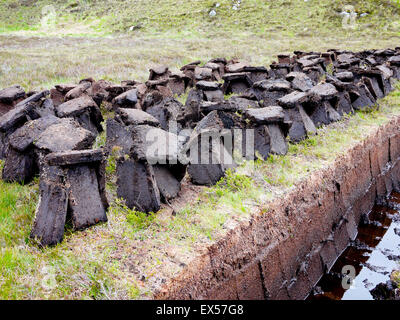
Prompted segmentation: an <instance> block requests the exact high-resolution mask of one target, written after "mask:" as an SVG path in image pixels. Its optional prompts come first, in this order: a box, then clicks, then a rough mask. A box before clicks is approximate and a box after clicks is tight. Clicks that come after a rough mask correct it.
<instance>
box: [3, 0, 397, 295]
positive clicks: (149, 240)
mask: <svg viewBox="0 0 400 320" xmlns="http://www.w3.org/2000/svg"><path fill="white" fill-rule="evenodd" d="M310 2H315V1H310ZM330 2H331V1H329V3H330ZM184 3H186V2H184ZM274 3H277V2H274ZM371 3H373V1H372V2H371ZM185 5H186V4H185ZM335 5H336V4H335ZM324 6H328V2H324ZM324 8H325V7H324ZM11 9H12V8H11ZM11 9H10V10H11ZM300 9H301V10H302V11H294V12H295V13H301V12H303V13H304V16H306V15H305V13H306V12H307V11H306V9H307V8H300ZM300 9H299V10H300ZM325 9H326V8H325ZM274 10H275V11H274V13H275V16H273V17H269V18H268V19H267V20H266V21H264V25H265V24H266V23H267V22H269V21H271V28H270V29H271V30H269V28H266V27H264V28H263V29H261V28H258V26H252V25H250V26H247V27H246V25H245V22H246V20H247V21H248V16H243V17H241V18H238V24H235V23H234V21H233V18H232V17H230V19H229V20H228V22H227V23H228V26H229V28H228V29H226V28H225V29H224V30H222V31H221V32H219V31H218V28H217V27H216V26H214V25H211V27H213V26H214V27H215V28H211V27H210V26H209V25H207V26H205V27H204V26H203V27H202V30H197V31H196V32H194V31H193V30H189V31H187V32H186V31H185V32H178V31H177V30H172V29H171V28H170V27H169V26H168V25H165V26H162V28H161V27H160V28H159V29H158V30H157V33H153V32H152V31H154V30H151V29H149V30H146V28H145V30H144V31H140V32H138V33H134V34H130V35H112V36H110V35H104V34H101V33H100V34H99V33H93V32H91V33H90V35H88V34H86V32H87V31H88V28H86V26H85V25H83V24H82V23H81V21H78V22H76V25H75V26H74V30H73V31H71V30H69V31H68V32H67V33H69V34H70V35H72V36H65V33H64V36H62V37H59V35H60V33H58V30H34V29H32V30H31V29H29V28H28V30H25V28H22V29H23V30H20V31H18V32H15V31H13V32H12V33H11V32H10V29H7V28H6V29H5V31H6V33H2V34H0V87H1V88H3V87H7V86H10V85H12V84H20V85H22V86H23V87H24V88H25V89H26V90H34V89H41V88H49V87H51V86H53V85H54V84H56V83H66V82H77V81H78V80H79V79H82V78H85V77H88V76H92V77H93V78H95V79H100V78H105V79H108V80H111V81H115V82H119V81H121V80H126V79H136V80H145V79H147V77H148V69H149V68H150V67H151V66H153V65H155V64H159V63H162V64H166V65H168V66H170V67H171V69H173V70H174V69H176V68H177V67H178V66H182V65H184V64H185V63H187V62H191V61H194V60H198V59H199V60H202V61H207V60H208V59H210V58H214V57H218V56H224V57H227V58H233V57H236V58H239V59H240V60H242V61H247V62H249V63H250V64H252V65H268V64H269V63H270V62H272V60H274V59H275V58H276V55H277V54H281V53H289V52H292V51H293V50H305V51H311V50H314V51H323V50H326V49H329V48H333V47H335V48H339V49H347V50H354V51H359V50H362V49H369V48H376V49H379V48H386V47H394V46H396V45H398V43H399V30H398V29H396V28H395V25H392V22H395V21H398V20H396V19H393V21H390V20H387V19H386V21H389V22H390V23H386V29H384V27H385V24H383V26H381V25H380V24H374V23H375V22H376V21H378V20H376V19H375V17H374V20H373V21H372V22H371V23H372V25H371V26H367V24H368V20H367V21H363V28H364V29H363V28H360V29H359V30H357V31H348V30H344V29H342V28H341V27H340V18H338V19H337V21H336V20H335V23H333V24H331V22H332V21H331V20H328V21H327V23H326V24H323V26H322V27H320V24H319V23H321V21H322V20H323V17H324V15H323V14H322V15H318V12H317V13H315V12H313V13H310V14H314V18H313V17H309V18H308V19H309V21H308V20H307V21H308V22H307V26H306V27H308V28H309V29H308V31H304V30H305V28H302V29H301V30H300V29H298V28H299V26H302V24H303V21H302V20H301V19H299V20H298V21H297V20H296V21H295V23H289V25H290V28H289V27H282V25H283V24H284V23H283V22H282V21H287V20H286V19H285V14H286V13H287V10H289V9H288V8H286V6H284V7H281V8H279V7H277V8H275V9H274ZM321 10H322V9H321ZM3 12H6V11H3ZM277 12H281V13H280V14H281V16H279V15H277ZM385 12H386V11H385ZM157 14H161V10H158V11H157ZM307 14H308V13H307ZM315 17H316V18H315ZM219 19H220V20H221V19H223V18H219ZM335 19H336V18H335ZM254 20H255V21H257V19H254ZM272 21H273V23H272ZM186 22H187V20H186ZM292 22H293V21H292ZM27 23H28V22H27ZM218 23H221V24H222V23H224V21H223V20H222V21H219V22H218ZM188 25H189V24H188V23H187V24H186V29H187V26H188ZM82 26H83V27H82ZM15 29H16V30H19V28H15ZM91 30H92V29H91ZM294 30H297V32H295V31H294ZM227 31H229V32H227ZM49 33H51V34H52V36H46V35H47V34H49ZM388 106H390V108H388ZM398 115H400V87H399V86H398V87H397V90H396V91H395V92H393V93H392V94H391V95H390V96H388V97H387V98H385V99H384V100H383V101H381V109H380V110H379V111H378V110H375V111H372V112H367V113H365V112H357V113H356V115H355V116H353V117H351V118H346V119H344V120H342V121H340V122H338V123H335V124H332V125H330V126H329V127H326V128H321V129H319V130H318V135H317V136H314V137H311V138H309V139H307V140H306V141H304V142H302V143H301V144H298V145H291V146H290V150H289V154H288V155H286V156H284V157H279V156H274V157H270V158H269V159H268V161H266V162H256V163H255V168H256V170H254V171H253V170H249V169H248V167H243V168H241V169H239V171H238V172H236V173H234V174H233V173H232V174H228V175H227V177H226V178H224V179H223V180H222V181H221V182H220V183H219V184H218V185H217V186H215V187H212V188H194V189H191V190H187V191H186V192H185V193H184V197H183V198H181V199H178V200H177V203H176V206H177V208H180V209H177V210H175V212H174V214H172V210H171V209H169V208H166V209H164V210H162V211H161V212H160V213H158V214H157V215H150V216H148V217H147V216H145V215H143V214H140V213H137V212H134V211H131V210H129V209H127V208H126V207H124V206H123V205H122V204H121V203H120V202H119V201H118V200H115V199H114V201H113V202H112V206H111V209H110V210H109V212H108V218H109V222H108V223H107V224H103V225H98V226H95V227H93V228H90V229H88V230H86V231H83V232H78V233H74V234H72V233H71V232H68V231H67V234H66V237H65V240H64V242H63V243H62V244H60V245H57V246H56V247H53V248H47V249H39V248H38V247H37V246H36V245H35V244H34V243H32V242H30V241H29V239H28V237H29V232H30V228H31V224H32V221H33V218H34V210H35V206H36V202H37V199H38V187H37V181H35V182H33V183H32V184H30V185H27V186H20V185H16V184H5V183H3V182H2V181H1V180H0V248H1V251H0V298H1V299H44V298H54V299H137V298H144V299H146V298H151V296H152V293H153V292H154V290H156V289H157V288H160V286H161V285H162V284H163V283H164V282H165V280H166V279H167V278H169V277H172V276H174V275H176V274H177V273H179V272H180V271H181V270H182V269H183V268H184V267H185V265H187V264H188V263H189V262H190V261H191V260H192V259H195V258H196V255H198V254H200V253H201V252H202V250H203V249H204V248H205V247H206V246H207V245H210V244H211V243H213V242H215V241H217V240H218V239H220V238H221V237H223V236H224V234H226V232H227V231H228V230H230V229H231V228H234V227H235V225H237V223H239V222H240V221H246V220H248V219H249V217H250V215H251V213H252V212H253V210H255V209H257V210H260V208H261V209H265V210H264V211H266V212H267V207H266V205H265V203H266V202H267V201H268V200H272V199H273V198H274V197H279V195H282V194H284V193H286V192H287V191H288V190H290V188H292V187H293V185H294V184H295V183H297V182H299V181H300V180H301V179H302V178H303V177H305V176H307V175H308V174H309V172H311V171H313V170H317V169H319V168H322V167H324V166H325V165H327V164H328V163H329V162H330V161H332V160H333V159H334V158H335V157H336V156H338V155H339V154H341V153H344V152H346V149H347V148H349V147H350V146H352V145H354V144H356V143H357V142H359V141H360V140H362V139H363V138H364V137H366V136H367V135H368V132H369V131H370V130H372V129H373V128H375V127H376V126H378V125H380V124H382V123H386V122H388V121H389V120H390V119H391V118H392V117H393V116H398ZM103 138H104V137H103ZM101 139H102V137H100V139H99V141H98V144H99V145H101V144H102V143H103V142H104V141H102V140H101ZM0 165H1V164H0ZM112 170H113V168H112V163H110V165H109V167H108V171H109V172H110V173H111V172H112ZM113 188H114V187H113V185H112V184H109V186H108V189H109V193H110V194H111V195H112V194H113Z"/></svg>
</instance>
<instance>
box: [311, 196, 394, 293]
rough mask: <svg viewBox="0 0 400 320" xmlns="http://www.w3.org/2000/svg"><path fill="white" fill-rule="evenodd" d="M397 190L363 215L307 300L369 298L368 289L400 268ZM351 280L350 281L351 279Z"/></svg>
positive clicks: (371, 288) (382, 281)
mask: <svg viewBox="0 0 400 320" xmlns="http://www.w3.org/2000/svg"><path fill="white" fill-rule="evenodd" d="M399 263H400V193H395V192H394V193H392V194H391V195H390V197H389V198H388V201H387V205H384V206H382V205H375V206H374V208H373V209H372V211H371V213H370V214H369V215H368V216H364V217H363V218H362V221H361V223H360V225H359V228H358V235H357V237H356V239H355V240H354V241H352V242H351V243H350V245H349V246H348V247H347V248H346V250H345V251H344V252H343V253H342V254H341V255H340V257H339V258H338V260H337V261H336V262H335V264H334V265H333V267H332V268H331V270H330V271H329V272H328V273H326V274H325V275H324V276H323V277H322V278H321V280H320V281H319V282H318V284H317V285H316V286H315V287H314V289H313V291H312V292H311V293H310V295H309V296H308V298H307V300H373V299H374V298H373V296H372V294H371V292H370V291H371V290H373V289H374V288H375V287H376V286H377V285H378V284H380V283H386V282H387V281H388V280H390V275H391V273H392V271H393V270H398V269H399V267H400V264H399ZM351 280H352V282H351Z"/></svg>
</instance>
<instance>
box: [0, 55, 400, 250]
mask: <svg viewBox="0 0 400 320" xmlns="http://www.w3.org/2000/svg"><path fill="white" fill-rule="evenodd" d="M396 79H397V80H398V79H400V48H395V49H385V50H368V51H363V52H357V53H353V52H349V51H339V50H328V52H324V53H321V52H300V51H296V52H294V55H279V56H278V61H277V62H274V63H273V64H271V66H270V68H269V69H268V68H265V67H263V66H259V67H253V66H250V65H248V64H246V63H243V62H240V61H238V60H230V61H227V60H226V59H224V58H217V59H212V60H210V61H208V62H207V63H205V64H202V63H201V62H200V61H195V62H193V63H190V64H187V65H185V66H183V67H182V68H181V69H180V71H179V72H172V71H170V70H169V68H168V67H166V66H156V67H153V68H152V69H150V75H149V79H148V80H147V81H146V82H144V83H141V82H137V81H134V80H126V81H122V82H121V84H113V83H110V82H108V81H105V80H99V81H95V80H94V79H92V78H88V79H83V80H81V81H80V82H79V83H78V84H60V85H57V86H55V87H54V88H53V89H51V90H50V91H41V92H29V93H26V92H25V91H24V90H23V89H22V88H21V87H20V86H12V87H9V88H6V89H3V90H0V159H1V160H3V161H4V166H3V169H2V175H1V177H2V179H3V180H4V181H6V182H10V183H11V182H18V183H29V182H30V181H31V180H32V179H33V178H34V177H35V176H36V175H39V176H40V201H39V204H38V206H37V210H36V217H35V221H34V225H33V228H32V233H31V236H32V238H35V239H38V240H39V242H40V244H41V245H52V244H56V243H58V242H60V241H62V238H63V232H64V225H65V223H66V221H67V220H68V219H71V221H72V225H73V228H74V229H75V230H82V229H84V228H86V227H89V226H92V225H94V224H96V223H98V222H104V221H107V216H106V210H107V208H108V202H107V197H106V192H105V173H104V171H105V170H104V168H105V161H106V159H107V157H111V156H112V157H115V158H116V159H115V160H116V177H117V196H118V197H119V198H122V199H123V200H125V203H126V205H127V206H128V207H129V208H131V209H135V210H139V211H142V212H147V213H148V212H156V211H158V210H159V209H160V207H161V203H167V204H168V203H169V202H170V201H171V200H172V199H174V198H175V197H177V196H178V195H179V192H180V189H181V184H182V181H184V178H185V177H188V179H190V181H191V182H192V183H194V184H197V185H208V186H210V185H213V184H215V183H217V182H218V181H219V180H220V179H221V178H222V177H223V176H224V175H225V172H226V170H227V169H231V168H235V167H236V166H237V165H238V164H239V162H240V161H238V160H237V157H236V156H235V155H234V154H233V152H231V150H236V151H239V154H240V156H239V159H247V160H254V159H256V158H260V157H261V158H263V159H264V160H265V159H267V158H268V156H269V155H270V154H278V155H284V154H286V153H287V151H288V142H289V141H290V142H292V143H298V142H300V141H302V140H304V139H306V138H307V137H308V136H309V135H311V134H315V133H316V132H317V128H318V127H321V126H322V125H329V124H330V123H332V122H335V121H338V120H340V119H341V118H342V117H343V116H344V115H346V114H351V113H353V112H354V110H362V109H364V108H369V107H371V106H374V105H375V104H376V103H377V100H378V99H380V98H382V97H384V96H386V95H387V94H388V93H390V91H392V90H393V84H394V82H395V81H396ZM183 94H187V98H186V101H185V104H182V103H181V102H180V101H179V100H177V97H178V96H181V95H183ZM100 107H102V108H105V109H107V110H108V111H113V112H114V117H112V118H108V119H107V120H106V121H104V119H103V116H102V113H101V110H100ZM103 125H105V126H106V144H105V146H104V148H102V149H98V150H94V149H93V142H94V141H95V139H96V137H97V136H98V135H99V134H100V133H101V132H102V131H103ZM248 129H252V132H253V133H252V135H253V136H252V137H251V138H252V139H254V140H247V138H248V137H246V135H249V133H248V132H249V130H248ZM233 132H235V133H237V132H240V133H241V134H242V135H241V139H240V140H235V139H234V140H233V142H232V140H231V141H230V142H229V146H228V145H227V144H228V142H226V141H229V139H228V140H226V139H224V135H229V134H231V135H232V133H233ZM233 136H235V135H233ZM203 138H206V140H207V139H208V140H209V141H211V142H210V144H208V145H206V146H204V145H200V144H199V143H198V142H199V141H200V140H201V139H203ZM208 140H207V141H208ZM215 141H217V142H218V143H219V144H220V145H221V146H222V147H220V148H214V146H213V142H215ZM247 141H254V143H253V144H252V145H251V146H248V145H246V143H247ZM232 144H233V145H234V147H233V149H231V147H232ZM249 147H251V148H250V150H251V152H250V153H249V152H248V150H249ZM245 150H246V152H245ZM221 156H222V158H223V160H224V161H222V162H218V161H217V162H214V161H209V162H206V163H204V162H201V161H200V162H199V161H197V160H198V159H199V158H202V157H205V158H208V159H210V160H213V159H214V158H216V157H217V158H221Z"/></svg>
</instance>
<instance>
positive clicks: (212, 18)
mask: <svg viewBox="0 0 400 320" xmlns="http://www.w3.org/2000/svg"><path fill="white" fill-rule="evenodd" d="M48 5H51V6H52V7H46V6H48ZM347 5H352V6H353V7H354V10H355V12H356V13H357V14H358V18H357V26H358V28H357V30H352V32H358V33H360V34H365V33H369V34H375V35H379V36H393V35H396V34H397V35H399V30H400V23H399V21H400V2H399V0H379V1H376V0H348V1H344V0H336V1H331V0H307V1H305V0H304V1H303V0H274V1H264V0H219V1H218V0H189V1H188V0H176V1H172V0H150V1H149V0H134V1H124V0H70V1H61V0H56V1H49V0H39V1H33V0H2V1H0V7H1V10H0V30H1V31H3V32H4V31H12V30H14V31H15V30H32V29H33V30H39V29H40V28H41V27H42V24H41V22H43V20H42V18H43V17H46V16H48V15H49V14H53V12H54V13H55V19H54V21H55V23H56V25H58V26H63V25H65V24H76V23H83V24H85V25H88V26H90V28H91V29H92V30H93V31H100V32H136V33H137V32H140V33H143V32H144V33H151V34H154V33H159V32H162V33H164V32H165V31H168V32H169V33H171V34H176V33H178V34H184V35H187V34H188V33H194V34H198V33H200V34H201V33H207V34H220V33H222V34H223V33H226V32H231V33H233V34H232V35H234V34H235V33H242V32H246V31H250V32H252V33H255V34H266V35H272V34H273V33H274V32H279V33H280V34H282V33H283V34H285V35H288V36H299V35H300V36H301V35H308V34H313V33H319V34H327V35H328V34H329V33H331V32H332V30H333V29H335V28H337V27H339V26H341V24H342V19H343V16H342V15H340V12H343V11H346V9H347V10H348V11H349V10H350V9H349V8H347V7H346V6H347ZM53 9H54V11H53Z"/></svg>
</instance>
